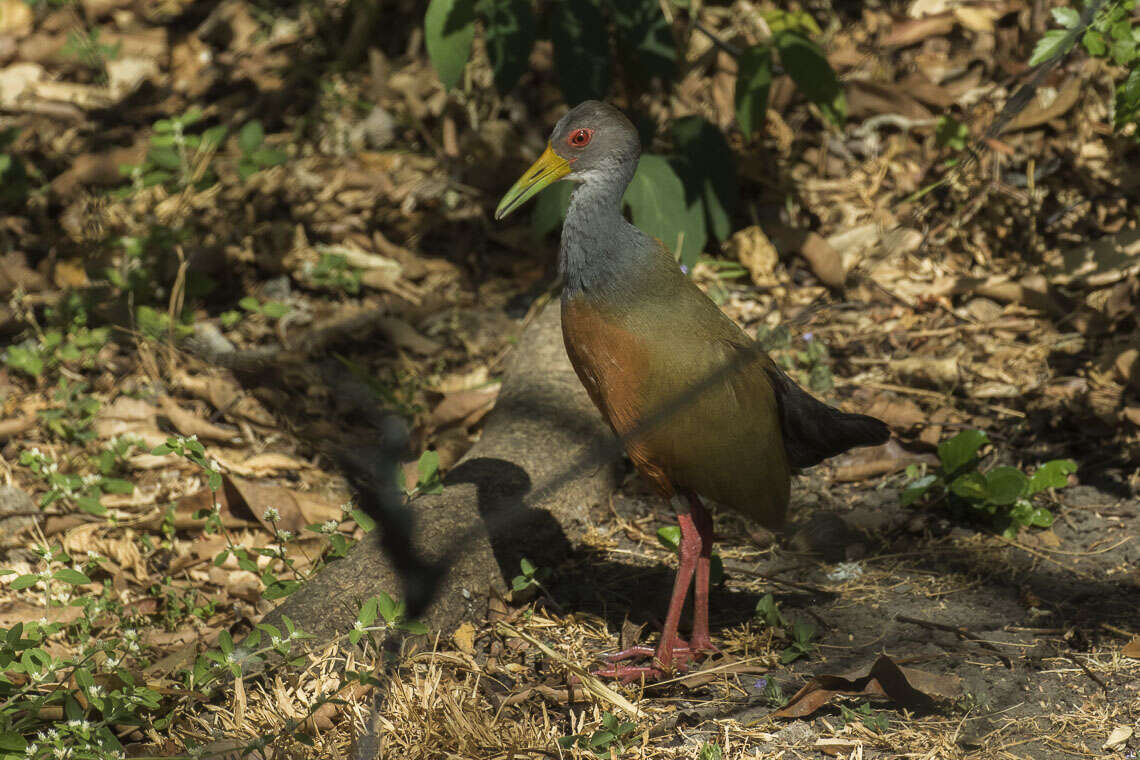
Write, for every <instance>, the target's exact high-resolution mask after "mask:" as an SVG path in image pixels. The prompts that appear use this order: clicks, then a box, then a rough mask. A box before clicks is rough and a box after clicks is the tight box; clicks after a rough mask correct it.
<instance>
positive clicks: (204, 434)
mask: <svg viewBox="0 0 1140 760" xmlns="http://www.w3.org/2000/svg"><path fill="white" fill-rule="evenodd" d="M158 405H159V408H161V409H162V413H163V414H164V415H166V417H167V418H168V419H169V420H170V422H171V423H172V424H173V425H174V427H175V428H177V430H178V432H179V433H182V435H196V436H198V437H199V438H207V439H209V440H212V441H232V440H234V439H235V438H237V437H238V434H237V432H236V431H234V430H229V429H228V428H224V427H222V426H220V425H215V424H214V423H212V422H210V421H208V420H204V419H202V418H201V417H199V416H198V415H196V414H194V413H192V412H188V411H186V410H185V409H183V408H182V407H180V406H179V405H178V403H177V402H176V401H175V400H174V399H172V398H171V397H170V396H162V397H160V398H159V399H158Z"/></svg>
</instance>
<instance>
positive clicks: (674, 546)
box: [657, 525, 681, 552]
mask: <svg viewBox="0 0 1140 760" xmlns="http://www.w3.org/2000/svg"><path fill="white" fill-rule="evenodd" d="M657 540H658V541H659V542H660V543H661V545H662V546H664V547H665V548H666V549H668V550H669V551H671V552H675V551H677V550H678V548H679V547H680V546H681V529H680V528H679V527H677V526H676V525H663V526H661V527H660V528H658V529H657Z"/></svg>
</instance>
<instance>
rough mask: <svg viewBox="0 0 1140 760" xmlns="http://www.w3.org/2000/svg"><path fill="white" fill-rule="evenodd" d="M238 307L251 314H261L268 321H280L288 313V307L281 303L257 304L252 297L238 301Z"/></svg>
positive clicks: (267, 302)
mask: <svg viewBox="0 0 1140 760" xmlns="http://www.w3.org/2000/svg"><path fill="white" fill-rule="evenodd" d="M238 306H240V307H241V308H242V309H244V310H245V311H248V312H250V313H251V314H261V315H264V316H266V317H268V318H270V319H281V317H283V316H285V315H286V314H288V313H289V305H288V304H284V303H281V302H280V301H266V302H265V303H261V302H259V301H258V300H257V299H256V298H254V297H253V296H246V297H245V298H243V299H241V300H240V301H238Z"/></svg>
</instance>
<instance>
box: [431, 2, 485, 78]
mask: <svg viewBox="0 0 1140 760" xmlns="http://www.w3.org/2000/svg"><path fill="white" fill-rule="evenodd" d="M474 40H475V3H474V0H430V2H429V3H428V7H427V12H426V13H425V14H424V42H425V44H426V45H427V51H428V57H429V58H431V63H432V66H434V67H435V70H436V73H438V74H439V81H441V82H443V86H444V87H446V88H447V89H449V90H451V89H454V88H455V87H456V85H458V84H459V80H460V79H462V78H463V68H464V67H465V66H466V65H467V60H468V59H469V58H470V57H471V43H472V42H473V41H474Z"/></svg>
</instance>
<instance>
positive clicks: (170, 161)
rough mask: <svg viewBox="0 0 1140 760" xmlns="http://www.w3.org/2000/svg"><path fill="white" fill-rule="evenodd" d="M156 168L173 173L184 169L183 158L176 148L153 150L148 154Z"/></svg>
mask: <svg viewBox="0 0 1140 760" xmlns="http://www.w3.org/2000/svg"><path fill="white" fill-rule="evenodd" d="M146 155H147V158H148V159H149V160H150V161H151V163H153V164H154V165H155V166H158V167H159V168H161V169H169V170H171V171H174V170H177V169H180V168H182V158H181V157H180V156H179V155H178V151H176V150H174V148H151V149H150V151H149V152H148V153H147V154H146Z"/></svg>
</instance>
